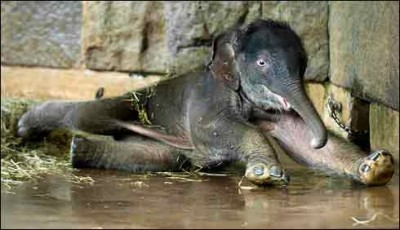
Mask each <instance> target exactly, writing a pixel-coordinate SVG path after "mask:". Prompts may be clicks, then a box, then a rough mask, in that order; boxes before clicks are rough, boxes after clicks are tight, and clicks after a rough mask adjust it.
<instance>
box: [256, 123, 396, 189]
mask: <svg viewBox="0 0 400 230" xmlns="http://www.w3.org/2000/svg"><path fill="white" fill-rule="evenodd" d="M261 126H262V127H263V128H267V129H271V127H272V130H271V132H270V134H272V135H273V136H274V137H275V138H277V139H278V142H279V144H280V145H281V146H282V147H283V148H284V149H285V150H286V151H287V152H288V154H289V155H291V156H292V157H293V158H294V159H296V160H297V161H300V162H302V163H305V164H306V165H308V166H311V167H313V168H317V169H320V170H323V171H325V172H333V173H335V174H339V175H345V176H348V177H350V178H352V179H353V180H355V181H358V182H360V183H362V184H365V185H384V184H386V183H388V182H389V181H390V179H391V178H392V175H393V173H394V162H393V157H392V155H391V154H390V153H388V152H387V151H384V150H377V151H373V152H372V153H370V154H368V153H366V152H363V151H361V150H360V149H359V148H358V147H357V146H356V145H354V144H352V143H350V142H347V141H345V140H341V139H340V138H338V137H336V136H334V135H332V134H330V135H329V138H328V142H327V144H326V145H325V146H324V147H322V148H320V149H313V148H312V147H311V146H309V140H310V136H309V134H308V133H309V132H308V130H307V127H306V125H305V123H304V122H303V120H302V119H301V118H300V117H297V116H294V115H285V116H283V117H282V119H281V120H280V121H278V122H277V123H275V124H272V123H263V124H262V125H261Z"/></svg>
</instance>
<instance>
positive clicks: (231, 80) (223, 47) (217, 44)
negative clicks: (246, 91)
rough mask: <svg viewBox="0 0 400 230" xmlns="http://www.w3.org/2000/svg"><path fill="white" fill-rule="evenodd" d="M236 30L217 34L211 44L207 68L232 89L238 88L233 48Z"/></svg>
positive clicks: (238, 82)
mask: <svg viewBox="0 0 400 230" xmlns="http://www.w3.org/2000/svg"><path fill="white" fill-rule="evenodd" d="M236 35H237V31H229V32H225V33H223V34H221V35H219V36H217V37H216V38H215V39H214V41H213V44H212V58H211V62H210V63H209V64H208V68H209V69H210V70H211V72H212V74H213V75H214V76H215V77H216V78H217V79H220V80H222V81H224V82H225V83H226V84H227V85H228V86H229V87H230V88H232V89H233V90H238V89H239V85H240V73H239V71H238V69H237V66H236V62H235V49H234V44H233V42H234V41H235V40H236Z"/></svg>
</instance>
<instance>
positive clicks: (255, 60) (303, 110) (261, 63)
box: [209, 20, 327, 148]
mask: <svg viewBox="0 0 400 230" xmlns="http://www.w3.org/2000/svg"><path fill="white" fill-rule="evenodd" d="M306 66H307V54H306V52H305V50H304V48H303V45H302V42H301V40H300V38H299V37H298V36H297V35H296V33H295V32H294V31H293V30H292V29H291V28H290V27H289V26H288V25H286V24H283V23H279V22H275V21H272V20H257V21H255V22H253V23H251V24H249V25H248V26H245V27H241V28H233V29H230V30H228V31H227V32H225V33H223V34H221V35H219V36H218V37H217V38H215V39H214V42H213V54H212V61H211V62H210V65H209V68H210V70H211V72H212V73H213V75H214V76H216V77H217V78H219V79H222V80H223V81H224V82H225V84H227V85H228V86H229V87H230V88H231V89H233V90H235V91H237V92H239V93H240V94H242V95H244V97H246V98H247V99H248V101H250V103H251V106H253V107H254V108H256V109H258V110H262V111H281V112H285V111H289V110H292V109H293V110H295V111H296V112H297V113H298V114H299V115H300V117H301V118H302V119H303V120H304V122H305V123H306V124H307V127H308V128H309V131H310V133H311V137H312V140H311V143H310V144H311V146H312V147H313V148H321V147H323V146H324V145H325V144H326V142H327V131H326V128H325V126H324V125H323V122H322V121H321V118H320V117H319V115H318V113H317V112H316V110H315V108H314V106H313V105H312V103H311V102H310V100H309V98H308V97H307V95H306V93H305V90H304V85H303V75H304V72H305V69H306Z"/></svg>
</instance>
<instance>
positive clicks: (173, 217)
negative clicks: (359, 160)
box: [1, 170, 399, 228]
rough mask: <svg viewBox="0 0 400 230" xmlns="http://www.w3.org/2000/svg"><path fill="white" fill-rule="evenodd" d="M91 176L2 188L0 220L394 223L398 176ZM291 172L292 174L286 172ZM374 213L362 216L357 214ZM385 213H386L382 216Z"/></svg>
mask: <svg viewBox="0 0 400 230" xmlns="http://www.w3.org/2000/svg"><path fill="white" fill-rule="evenodd" d="M81 173H82V175H89V176H91V177H92V178H93V179H95V181H96V182H95V183H94V184H91V185H90V184H83V185H82V184H80V185H77V184H73V183H70V182H67V181H65V180H64V179H62V178H60V177H57V176H48V177H46V178H44V179H43V180H40V181H37V182H30V183H26V184H25V185H24V186H22V187H20V188H19V189H18V190H17V191H16V194H14V195H12V194H4V193H3V194H2V203H1V206H2V211H1V218H2V223H1V227H2V228H14V227H18V228H27V227H28V228H32V227H35V228H42V227H45V228H51V227H57V228H63V227H64V228H92V227H96V228H97V227H102V228H112V227H116V228H241V227H244V228H353V227H354V228H360V227H361V228H362V227H381V228H396V227H397V228H398V226H399V222H398V216H399V215H398V212H399V199H398V196H399V186H398V178H397V179H394V180H393V181H392V184H391V185H389V186H386V187H370V188H365V187H360V186H354V185H352V184H350V183H349V182H347V181H346V180H339V179H332V178H328V177H321V176H315V175H313V174H309V173H308V172H307V171H294V172H292V183H291V185H290V186H288V187H286V188H267V189H263V190H262V189H259V190H251V191H250V190H240V191H238V187H237V183H238V181H239V180H240V178H239V177H205V178H203V179H204V181H202V182H193V181H182V180H176V179H168V178H166V177H144V176H133V175H129V174H124V173H120V172H113V171H101V170H85V171H82V172H81ZM293 173H294V174H293ZM377 213H382V214H378V215H377V216H376V218H375V219H374V220H373V221H371V222H369V223H367V224H366V225H365V224H364V225H363V224H355V221H354V220H353V219H352V217H355V218H357V219H358V220H368V219H371V218H372V217H373V216H374V215H376V214H377ZM385 215H386V216H387V217H390V218H391V219H388V218H386V217H385Z"/></svg>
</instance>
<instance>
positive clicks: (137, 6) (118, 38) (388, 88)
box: [1, 1, 399, 156]
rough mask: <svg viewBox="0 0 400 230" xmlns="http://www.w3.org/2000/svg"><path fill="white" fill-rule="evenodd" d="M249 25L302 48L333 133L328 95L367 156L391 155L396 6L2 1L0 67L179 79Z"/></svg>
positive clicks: (311, 91)
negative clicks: (367, 145) (234, 29)
mask: <svg viewBox="0 0 400 230" xmlns="http://www.w3.org/2000/svg"><path fill="white" fill-rule="evenodd" d="M256 18H271V19H277V20H282V21H286V22H288V23H289V24H290V25H291V26H292V28H293V29H294V30H295V31H296V32H297V33H298V34H299V35H300V37H301V38H302V39H303V43H304V46H305V48H306V51H307V53H308V56H309V65H308V67H307V70H306V74H305V79H306V80H307V81H308V85H307V89H308V92H309V95H310V96H311V99H312V100H313V101H314V103H315V105H316V107H317V110H318V112H319V113H320V115H321V116H322V117H323V119H324V122H325V123H326V125H327V126H328V127H329V128H330V129H331V130H333V131H334V132H336V133H337V134H339V135H341V136H342V137H344V138H349V136H348V135H347V134H346V133H345V132H343V130H341V129H340V128H339V127H338V126H337V125H336V124H335V123H334V122H333V120H332V119H331V118H330V116H329V113H328V111H327V110H326V107H325V104H326V102H327V98H328V96H332V97H333V98H335V99H336V100H337V101H339V102H340V103H342V108H343V110H342V112H341V113H339V114H338V115H339V117H340V118H341V119H342V120H343V122H344V123H345V124H347V125H348V126H350V127H352V128H354V129H367V130H368V129H370V131H371V133H370V142H371V146H372V148H375V147H377V146H379V144H378V143H383V142H385V141H386V142H385V143H386V144H383V145H385V146H388V148H390V149H391V150H393V151H395V152H396V151H397V156H398V151H399V150H398V148H397V149H396V148H395V147H393V146H398V145H399V142H398V131H399V128H398V126H399V124H398V120H399V112H398V111H399V2H336V1H332V2H326V1H307V2H291V1H264V2H260V1H258V2H255V1H254V2H253V1H234V2H214V1H211V2H205V1H196V2H158V1H152V2H122V1H116V2H105V1H99V2H91V1H88V2H86V1H83V2H67V1H65V2H64V1H48V2H22V1H21V2H4V1H2V2H1V32H2V33H1V64H2V65H9V66H15V65H16V66H40V67H51V68H83V69H90V70H96V71H115V72H121V73H124V74H126V75H127V76H128V74H127V73H135V74H141V75H158V76H164V75H167V74H169V73H182V72H186V71H189V70H190V69H194V68H197V67H204V66H205V65H206V63H207V62H208V61H209V58H210V46H211V43H212V40H213V38H214V37H216V36H217V34H218V33H220V32H221V31H223V30H225V29H227V28H228V27H231V26H234V25H241V24H246V23H249V22H251V21H253V20H254V19H256ZM396 119H397V120H396ZM392 120H394V121H397V123H396V122H394V123H393V124H394V126H396V127H395V128H394V129H388V128H387V126H388V125H389V123H390V122H391V121H392ZM385 122H389V123H388V124H386V123H385ZM380 137H385V138H384V139H385V141H384V140H382V138H380ZM387 142H390V143H387Z"/></svg>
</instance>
